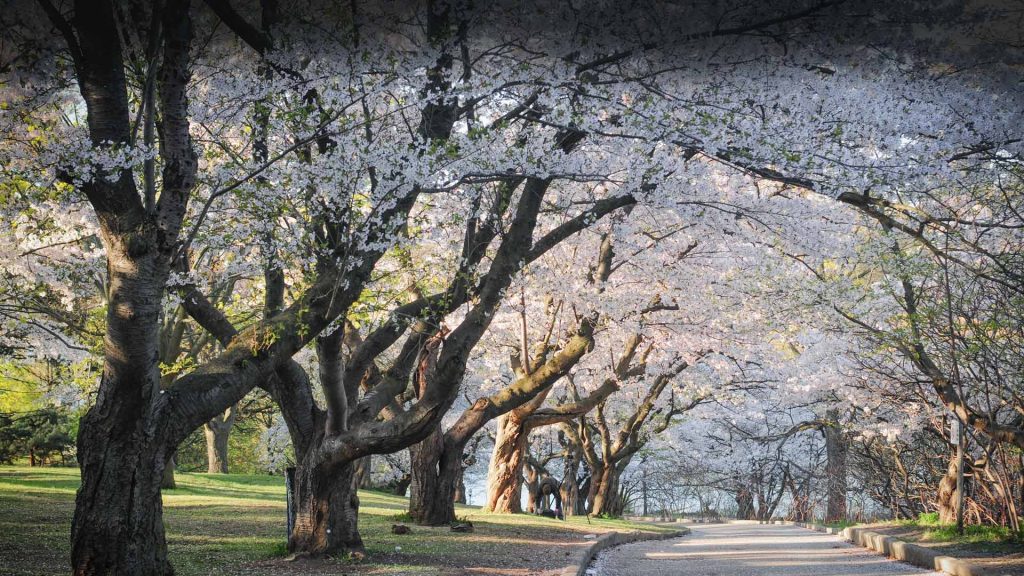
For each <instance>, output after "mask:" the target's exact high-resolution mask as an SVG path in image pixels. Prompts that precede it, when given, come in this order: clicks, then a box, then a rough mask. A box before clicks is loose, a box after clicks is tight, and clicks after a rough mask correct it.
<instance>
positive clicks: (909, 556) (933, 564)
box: [771, 520, 996, 576]
mask: <svg viewBox="0 0 1024 576" xmlns="http://www.w3.org/2000/svg"><path fill="white" fill-rule="evenodd" d="M771 523H772V524H786V525H791V526H800V527H801V528H806V529H808V530H815V531H817V532H824V533H825V534H836V535H838V536H841V537H843V538H844V539H845V540H847V541H849V542H853V543H854V544H856V545H858V546H862V547H864V548H868V549H869V550H874V551H875V552H879V553H881V554H883V555H885V556H888V557H889V558H892V559H894V560H899V561H901V562H906V563H907V564H911V565H913V566H917V567H918V568H924V569H926V570H936V571H939V572H945V573H946V574H951V575H952V576H995V574H996V572H993V571H992V570H989V569H987V568H982V567H980V566H977V565H975V564H971V563H970V562H966V561H964V560H961V559H959V558H953V557H952V556H943V555H942V554H940V553H938V552H936V551H934V550H931V549H929V548H926V547H924V546H918V545H917V544H911V543H910V542H904V541H903V540H900V539H899V538H895V537H893V536H886V535H885V534H879V533H878V532H874V531H872V530H868V529H867V528H857V527H855V526H851V527H849V528H843V529H839V528H831V527H829V526H822V525H821V524H808V523H805V522H789V521H786V520H772V521H771Z"/></svg>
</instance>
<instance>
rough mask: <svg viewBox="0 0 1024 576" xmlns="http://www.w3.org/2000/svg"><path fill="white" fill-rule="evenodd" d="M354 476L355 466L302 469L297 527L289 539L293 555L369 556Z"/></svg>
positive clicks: (297, 493)
mask: <svg viewBox="0 0 1024 576" xmlns="http://www.w3.org/2000/svg"><path fill="white" fill-rule="evenodd" d="M314 452H315V451H314ZM354 476H355V466H354V465H353V464H352V463H345V464H340V465H327V464H322V465H308V464H307V465H300V466H299V467H298V469H297V470H296V471H295V503H296V514H295V527H294V528H293V529H292V533H291V535H290V536H289V538H288V550H289V551H290V552H293V553H301V554H303V555H309V556H323V555H331V556H343V555H345V554H359V555H362V554H364V553H365V551H366V549H365V548H364V546H363V540H362V538H361V537H360V536H359V529H358V514H359V496H358V495H357V493H356V488H355V487H354V485H353V484H354V482H353V479H354Z"/></svg>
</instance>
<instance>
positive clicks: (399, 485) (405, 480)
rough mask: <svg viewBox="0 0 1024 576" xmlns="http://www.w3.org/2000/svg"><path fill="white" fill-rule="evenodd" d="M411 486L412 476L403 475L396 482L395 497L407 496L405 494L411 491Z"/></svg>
mask: <svg viewBox="0 0 1024 576" xmlns="http://www.w3.org/2000/svg"><path fill="white" fill-rule="evenodd" d="M410 484H412V474H403V475H402V477H401V478H399V479H398V480H397V481H395V486H394V490H393V492H394V494H395V496H405V493H406V492H408V491H409V485H410Z"/></svg>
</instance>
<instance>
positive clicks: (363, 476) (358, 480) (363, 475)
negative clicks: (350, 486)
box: [352, 456, 373, 488]
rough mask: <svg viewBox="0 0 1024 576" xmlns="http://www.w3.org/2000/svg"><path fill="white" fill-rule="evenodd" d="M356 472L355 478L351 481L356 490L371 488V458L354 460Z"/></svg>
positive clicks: (364, 457)
mask: <svg viewBox="0 0 1024 576" xmlns="http://www.w3.org/2000/svg"><path fill="white" fill-rule="evenodd" d="M355 466H356V472H355V478H354V479H353V480H352V481H353V482H355V485H356V488H372V487H373V474H372V472H371V471H372V469H373V456H363V457H362V458H360V459H359V460H356V464H355Z"/></svg>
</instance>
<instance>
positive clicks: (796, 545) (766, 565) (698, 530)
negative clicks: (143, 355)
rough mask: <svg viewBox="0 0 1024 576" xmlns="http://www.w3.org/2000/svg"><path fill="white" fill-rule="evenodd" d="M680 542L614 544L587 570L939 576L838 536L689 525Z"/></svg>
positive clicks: (718, 575)
mask: <svg viewBox="0 0 1024 576" xmlns="http://www.w3.org/2000/svg"><path fill="white" fill-rule="evenodd" d="M689 528H690V529H691V530H693V532H692V533H691V534H690V535H688V536H684V537H682V538H675V539H672V540H656V541H649V542H638V543H636V544H626V545H624V546H617V547H615V548H612V549H610V550H607V551H605V552H602V553H601V554H600V555H599V556H598V557H597V560H596V561H595V562H594V564H593V565H592V566H591V569H590V571H589V573H590V574H596V575H597V576H636V575H638V574H643V575H645V576H647V575H650V576H755V575H757V576H803V575H806V576H810V575H814V576H868V575H872V574H888V575H890V576H903V575H910V574H916V575H921V574H924V575H928V576H942V573H941V572H928V571H926V570H921V569H919V568H914V567H912V566H910V565H908V564H903V563H900V562H895V561H893V560H889V559H887V558H885V557H883V556H881V555H879V554H876V553H874V552H869V551H867V550H865V549H863V548H860V547H857V546H854V545H852V544H849V543H848V542H846V541H844V540H843V539H841V538H840V537H839V536H832V535H829V534H822V533H820V532H814V531H812V530H807V529H804V528H800V527H797V526H779V525H761V524H756V523H749V524H748V523H732V524H698V525H689Z"/></svg>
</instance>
